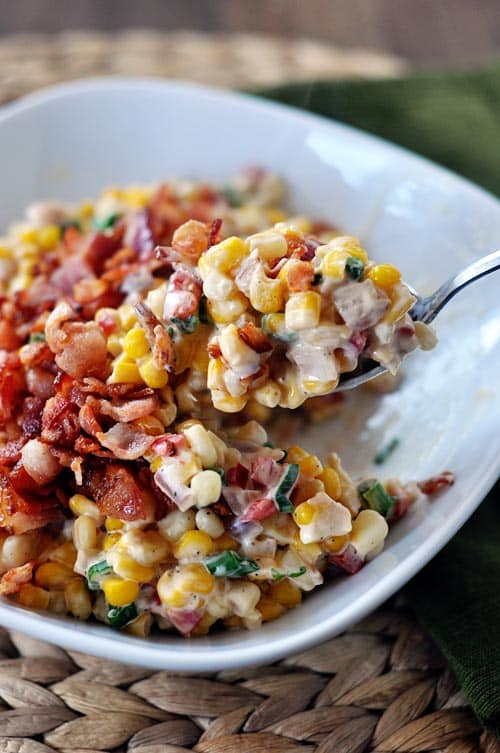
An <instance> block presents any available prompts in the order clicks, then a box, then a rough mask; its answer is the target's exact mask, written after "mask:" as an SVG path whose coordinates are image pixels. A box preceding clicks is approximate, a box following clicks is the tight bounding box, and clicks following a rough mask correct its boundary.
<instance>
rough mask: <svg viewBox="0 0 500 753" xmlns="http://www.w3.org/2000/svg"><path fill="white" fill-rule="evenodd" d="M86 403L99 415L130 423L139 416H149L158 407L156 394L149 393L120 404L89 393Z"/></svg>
mask: <svg viewBox="0 0 500 753" xmlns="http://www.w3.org/2000/svg"><path fill="white" fill-rule="evenodd" d="M87 405H89V406H90V407H91V408H92V409H93V410H95V412H96V413H97V414H98V415H100V416H109V418H112V419H113V421H117V422H119V423H130V421H137V420H138V419H139V418H145V416H149V415H150V414H151V413H153V411H155V410H156V409H157V408H158V407H159V405H160V402H159V400H158V397H157V396H156V395H150V396H148V397H144V398H139V399H138V400H133V399H129V400H126V401H125V402H124V403H122V404H121V405H113V403H110V402H109V400H101V399H98V398H95V397H92V396H91V395H89V397H88V398H87ZM99 431H101V429H99Z"/></svg>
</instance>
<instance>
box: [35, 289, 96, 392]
mask: <svg viewBox="0 0 500 753" xmlns="http://www.w3.org/2000/svg"><path fill="white" fill-rule="evenodd" d="M75 316H76V315H75V312H74V311H73V309H72V307H71V306H70V305H69V303H68V302H67V301H61V302H60V303H58V304H57V306H56V307H55V309H54V310H53V311H52V312H51V314H49V316H48V318H47V322H46V325H45V339H46V340H47V344H48V346H49V348H50V349H51V351H52V352H53V353H54V354H55V356H56V358H55V360H56V363H57V365H58V366H59V368H60V369H62V371H65V372H66V373H67V374H69V375H70V376H72V377H74V378H75V379H81V378H83V377H84V376H96V377H106V376H107V372H108V353H107V345H106V338H105V337H104V334H103V333H102V330H101V329H100V327H99V325H98V324H96V322H86V323H83V322H75V321H71V320H72V319H74V318H75Z"/></svg>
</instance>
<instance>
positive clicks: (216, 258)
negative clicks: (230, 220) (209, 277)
mask: <svg viewBox="0 0 500 753" xmlns="http://www.w3.org/2000/svg"><path fill="white" fill-rule="evenodd" d="M247 255H248V248H247V246H246V244H245V242H244V241H243V240H242V239H241V238H238V237H236V236H231V237H230V238H226V239H225V240H223V241H221V242H220V243H217V245H215V246H212V248H210V249H209V251H207V252H206V254H205V260H206V261H207V262H208V263H209V264H211V265H213V266H214V267H215V268H216V269H218V270H219V272H224V273H225V272H231V270H233V269H235V268H236V267H238V266H239V265H240V264H241V262H242V261H243V259H244V258H245V256H247Z"/></svg>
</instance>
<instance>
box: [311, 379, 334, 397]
mask: <svg viewBox="0 0 500 753" xmlns="http://www.w3.org/2000/svg"><path fill="white" fill-rule="evenodd" d="M338 382H339V380H338V379H332V380H330V381H328V382H320V381H318V380H317V379H306V380H305V381H304V383H303V384H304V389H305V390H306V392H307V393H308V395H312V396H314V395H328V394H329V393H330V392H333V390H334V389H335V387H336V386H337V384H338Z"/></svg>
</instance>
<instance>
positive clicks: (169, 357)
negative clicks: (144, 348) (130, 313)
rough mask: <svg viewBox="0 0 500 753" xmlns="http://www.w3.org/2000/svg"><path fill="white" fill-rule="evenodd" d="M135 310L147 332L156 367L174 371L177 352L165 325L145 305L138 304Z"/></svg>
mask: <svg viewBox="0 0 500 753" xmlns="http://www.w3.org/2000/svg"><path fill="white" fill-rule="evenodd" d="M134 308H135V310H136V313H137V318H138V319H139V321H140V323H141V324H142V326H143V327H144V329H145V330H146V336H147V338H148V342H149V344H150V346H151V350H152V354H153V360H154V362H155V364H156V366H157V367H158V368H160V369H161V368H165V369H167V371H172V370H173V368H174V366H175V350H174V344H173V342H172V338H171V337H170V335H169V334H168V331H167V330H166V328H165V325H164V324H163V322H161V321H160V320H159V319H158V317H157V316H155V314H153V312H152V311H151V309H150V308H149V307H148V306H146V304H145V303H143V302H140V303H137V304H136V305H135V307H134Z"/></svg>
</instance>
